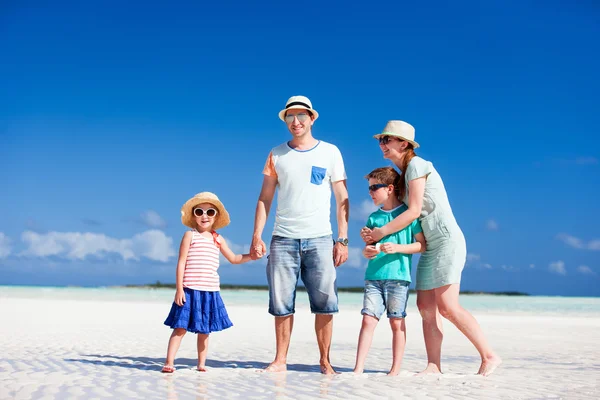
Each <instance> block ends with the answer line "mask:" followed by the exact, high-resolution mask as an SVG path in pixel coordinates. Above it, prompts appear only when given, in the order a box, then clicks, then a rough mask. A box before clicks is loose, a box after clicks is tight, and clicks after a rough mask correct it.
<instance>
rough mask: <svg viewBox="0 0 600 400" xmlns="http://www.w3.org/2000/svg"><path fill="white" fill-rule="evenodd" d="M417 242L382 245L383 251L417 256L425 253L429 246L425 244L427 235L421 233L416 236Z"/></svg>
mask: <svg viewBox="0 0 600 400" xmlns="http://www.w3.org/2000/svg"><path fill="white" fill-rule="evenodd" d="M415 240H416V242H414V243H411V244H393V243H382V244H381V251H383V252H384V253H387V254H390V253H402V254H415V253H424V252H425V250H427V244H426V242H425V235H423V233H421V232H419V233H417V234H416V235H415Z"/></svg>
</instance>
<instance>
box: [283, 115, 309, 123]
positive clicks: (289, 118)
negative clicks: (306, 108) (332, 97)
mask: <svg viewBox="0 0 600 400" xmlns="http://www.w3.org/2000/svg"><path fill="white" fill-rule="evenodd" d="M294 118H298V121H300V122H301V123H304V122H306V121H308V119H309V118H310V117H309V115H308V114H307V113H299V114H290V115H286V116H285V122H286V123H287V124H291V123H292V122H294Z"/></svg>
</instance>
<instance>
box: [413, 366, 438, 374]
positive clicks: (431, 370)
mask: <svg viewBox="0 0 600 400" xmlns="http://www.w3.org/2000/svg"><path fill="white" fill-rule="evenodd" d="M441 373H442V371H440V369H439V368H438V367H437V365H435V364H427V368H425V369H424V370H423V371H421V372H419V373H418V374H417V376H422V375H429V374H441Z"/></svg>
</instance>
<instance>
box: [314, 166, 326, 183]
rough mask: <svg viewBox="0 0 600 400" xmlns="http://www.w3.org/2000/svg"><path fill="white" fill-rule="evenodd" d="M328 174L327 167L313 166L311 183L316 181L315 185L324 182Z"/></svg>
mask: <svg viewBox="0 0 600 400" xmlns="http://www.w3.org/2000/svg"><path fill="white" fill-rule="evenodd" d="M326 174H327V169H326V168H321V167H315V166H313V167H312V171H311V173H310V183H314V184H315V185H320V184H322V183H323V179H325V175H326Z"/></svg>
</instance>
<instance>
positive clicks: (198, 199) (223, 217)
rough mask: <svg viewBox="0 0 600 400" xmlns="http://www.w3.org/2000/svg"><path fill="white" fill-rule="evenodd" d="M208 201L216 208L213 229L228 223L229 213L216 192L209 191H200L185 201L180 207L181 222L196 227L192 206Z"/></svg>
mask: <svg viewBox="0 0 600 400" xmlns="http://www.w3.org/2000/svg"><path fill="white" fill-rule="evenodd" d="M202 203H210V204H212V205H213V206H215V208H216V209H217V215H216V216H215V223H214V224H213V229H214V230H217V229H220V228H223V227H225V226H227V225H229V213H228V212H227V210H226V209H225V206H224V205H223V203H221V200H219V198H218V197H217V195H216V194H214V193H211V192H201V193H198V194H197V195H195V196H194V197H192V198H191V199H189V200H188V201H186V202H185V204H184V205H183V207H181V223H182V224H184V225H185V226H189V227H190V228H193V229H195V228H196V217H194V208H195V207H196V206H197V205H198V204H202Z"/></svg>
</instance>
